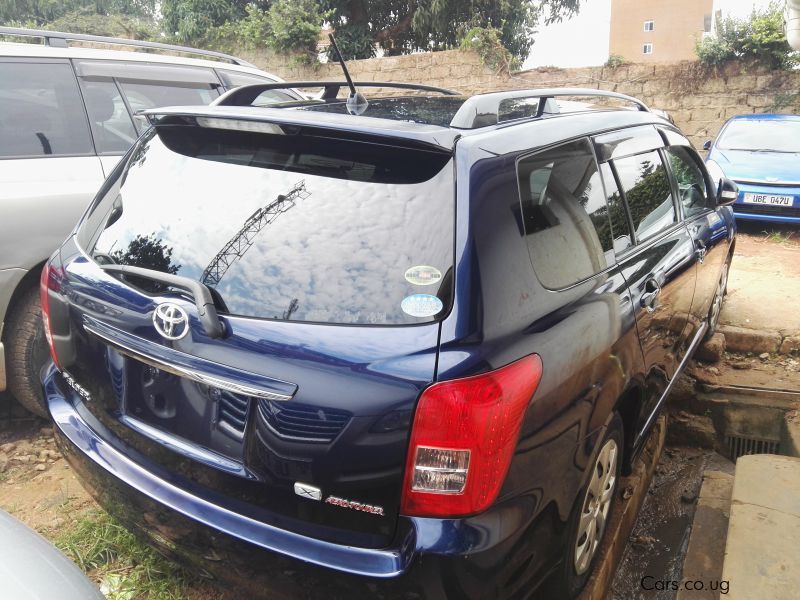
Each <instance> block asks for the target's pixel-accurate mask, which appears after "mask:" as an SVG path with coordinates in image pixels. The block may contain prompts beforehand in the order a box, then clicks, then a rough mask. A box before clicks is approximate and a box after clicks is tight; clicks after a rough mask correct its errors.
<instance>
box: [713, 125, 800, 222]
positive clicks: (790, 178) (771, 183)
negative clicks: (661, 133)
mask: <svg viewBox="0 0 800 600" xmlns="http://www.w3.org/2000/svg"><path fill="white" fill-rule="evenodd" d="M735 121H755V122H768V123H781V122H795V123H800V116H798V115H780V114H755V115H739V116H736V117H733V118H731V119H729V120H728V121H727V122H726V123H725V125H723V127H722V129H721V130H720V133H719V135H718V136H717V139H716V140H715V141H714V143H713V144H712V146H711V148H710V150H709V153H708V158H707V160H709V161H714V162H715V163H716V164H718V165H719V167H720V168H721V169H722V171H723V173H724V174H725V176H726V177H727V178H728V179H731V180H733V181H735V182H736V184H737V185H738V186H739V198H738V199H737V200H736V203H735V204H734V205H733V207H732V208H733V212H734V214H735V215H736V218H737V219H742V220H748V221H771V222H774V223H800V153H787V152H769V151H748V150H732V149H725V148H719V147H718V143H719V140H720V138H721V136H722V135H723V134H724V132H725V127H726V126H727V125H728V124H729V123H732V122H735ZM745 194H764V195H770V196H791V197H792V204H791V205H787V206H769V205H757V204H751V203H746V202H745V201H744V198H745Z"/></svg>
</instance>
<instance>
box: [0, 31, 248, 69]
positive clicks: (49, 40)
mask: <svg viewBox="0 0 800 600" xmlns="http://www.w3.org/2000/svg"><path fill="white" fill-rule="evenodd" d="M0 35H15V36H20V37H38V38H42V39H43V40H44V45H45V46H50V47H53V48H68V47H69V45H68V44H67V42H68V41H75V42H96V43H99V44H111V45H115V46H132V47H136V48H152V49H154V50H170V51H171V52H180V53H182V54H195V55H197V56H206V57H210V58H216V59H218V60H224V61H227V62H230V63H233V64H234V65H239V66H242V67H254V68H255V65H253V64H251V63H249V62H247V61H245V60H242V59H241V58H238V57H236V56H232V55H230V54H225V53H223V52H214V51H213V50H201V49H199V48H190V47H188V46H176V45H173V44H162V43H160V42H146V41H143V40H129V39H127V38H115V37H106V36H102V35H89V34H85V33H64V32H61V31H47V30H44V29H24V28H21V27H0Z"/></svg>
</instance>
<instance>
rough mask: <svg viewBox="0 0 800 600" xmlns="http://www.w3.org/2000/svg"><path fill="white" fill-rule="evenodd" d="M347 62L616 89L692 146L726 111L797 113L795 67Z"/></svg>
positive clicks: (373, 76)
mask: <svg viewBox="0 0 800 600" xmlns="http://www.w3.org/2000/svg"><path fill="white" fill-rule="evenodd" d="M239 54H240V55H241V56H242V57H243V58H246V59H248V60H250V61H252V62H254V63H255V64H257V65H258V66H260V67H261V68H263V69H265V70H267V71H270V72H273V73H275V74H277V75H280V76H281V77H283V78H285V79H287V80H292V79H293V80H300V79H311V80H314V79H336V80H342V79H343V77H342V73H341V70H340V68H339V67H338V65H331V64H328V65H320V66H318V67H316V68H313V67H306V66H299V65H298V64H297V63H296V61H293V60H292V59H290V58H286V57H275V56H273V55H270V54H268V53H264V52H249V53H248V52H240V53H239ZM349 66H350V70H351V72H352V74H353V77H354V79H356V80H359V79H360V80H366V81H403V82H416V83H425V84H429V85H438V86H443V87H448V88H452V89H455V90H458V91H461V92H464V93H466V94H474V93H481V92H488V91H496V90H507V89H524V88H542V87H587V88H595V89H604V90H611V91H617V92H622V93H624V94H629V95H631V96H636V97H637V98H640V99H642V100H644V102H646V103H647V104H648V105H649V106H651V107H653V108H660V109H663V110H666V111H668V112H669V113H670V114H671V115H672V117H673V118H674V119H675V122H676V124H677V125H678V126H679V127H680V128H681V129H682V130H683V132H684V133H685V134H687V135H688V136H689V138H690V139H691V140H692V141H693V142H694V144H695V145H696V146H697V147H698V148H699V147H701V146H702V144H703V142H704V141H705V140H707V139H710V138H713V137H714V136H716V134H717V132H718V131H719V128H720V127H721V126H722V124H723V123H724V122H725V120H726V119H727V118H728V117H731V116H733V115H736V114H741V113H754V112H772V111H775V112H796V113H800V92H798V90H800V72H786V71H775V72H770V71H767V70H764V69H762V68H757V67H752V66H751V67H747V66H744V65H739V64H735V65H729V66H728V67H726V68H724V69H722V70H721V71H719V72H716V73H714V72H711V71H708V70H705V69H703V68H702V67H701V66H700V65H699V63H697V62H689V61H685V62H680V63H676V64H672V65H660V64H650V65H644V64H632V65H623V66H621V67H617V68H615V69H612V68H609V67H591V68H581V69H556V68H539V69H534V70H530V71H520V72H517V73H512V74H498V73H494V72H492V71H491V70H489V69H487V68H486V67H484V66H483V64H482V63H481V60H480V58H479V57H478V56H477V55H476V54H474V53H472V52H462V51H460V50H450V51H446V52H434V53H425V54H412V55H408V56H398V57H388V58H373V59H369V60H360V61H352V62H351V63H349ZM780 105H785V106H782V107H781V106H780Z"/></svg>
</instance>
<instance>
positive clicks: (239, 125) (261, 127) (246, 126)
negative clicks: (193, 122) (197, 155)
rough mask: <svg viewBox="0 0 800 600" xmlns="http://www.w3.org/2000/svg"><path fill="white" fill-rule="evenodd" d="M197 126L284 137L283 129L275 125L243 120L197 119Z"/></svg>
mask: <svg viewBox="0 0 800 600" xmlns="http://www.w3.org/2000/svg"><path fill="white" fill-rule="evenodd" d="M197 124H198V125H200V127H206V128H208V129H228V130H230V131H247V132H250V133H272V134H275V135H283V129H281V128H280V126H278V125H275V124H273V123H264V122H261V121H245V120H242V119H221V118H218V117H197Z"/></svg>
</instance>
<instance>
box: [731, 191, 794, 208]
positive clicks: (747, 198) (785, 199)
mask: <svg viewBox="0 0 800 600" xmlns="http://www.w3.org/2000/svg"><path fill="white" fill-rule="evenodd" d="M743 201H744V202H745V203H746V204H769V205H770V206H791V205H792V204H793V203H794V196H775V195H773V194H751V193H749V192H748V193H746V194H745V195H744V199H743Z"/></svg>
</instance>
